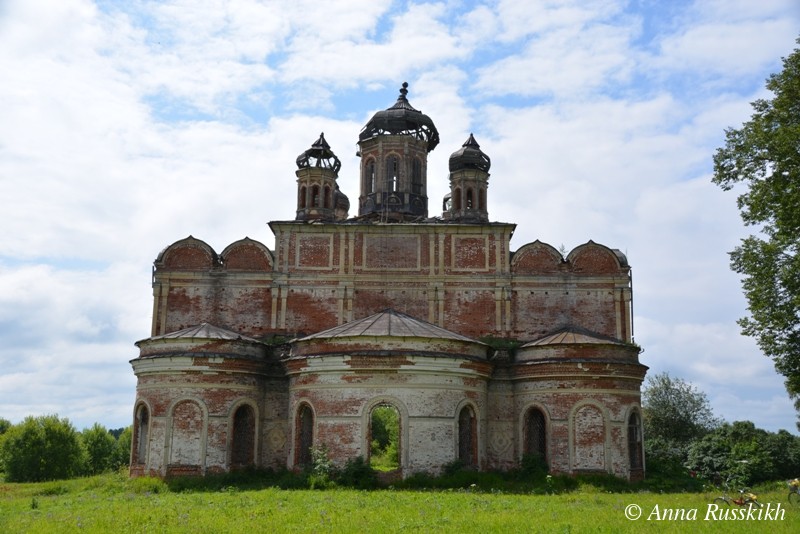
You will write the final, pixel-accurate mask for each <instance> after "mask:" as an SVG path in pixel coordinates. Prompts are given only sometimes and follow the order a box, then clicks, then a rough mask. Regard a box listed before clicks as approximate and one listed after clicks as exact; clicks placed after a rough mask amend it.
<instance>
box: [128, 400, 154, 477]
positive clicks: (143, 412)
mask: <svg viewBox="0 0 800 534" xmlns="http://www.w3.org/2000/svg"><path fill="white" fill-rule="evenodd" d="M135 427H136V428H135V429H134V433H133V439H134V443H133V446H132V447H131V450H132V451H133V458H132V459H131V462H132V463H134V464H143V463H145V460H146V459H147V446H148V445H147V441H148V433H149V429H150V413H149V412H148V410H147V406H145V405H144V404H142V405H140V406H139V408H138V409H137V410H136V420H135Z"/></svg>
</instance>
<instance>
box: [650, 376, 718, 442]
mask: <svg viewBox="0 0 800 534" xmlns="http://www.w3.org/2000/svg"><path fill="white" fill-rule="evenodd" d="M642 415H643V422H644V429H645V437H646V438H647V439H650V438H661V439H664V440H666V441H669V442H673V443H676V444H679V445H685V444H688V443H689V442H691V441H692V440H694V439H697V438H699V437H702V436H704V435H705V434H707V433H709V432H711V431H712V430H713V429H714V428H716V427H717V426H718V425H719V420H718V419H717V418H716V417H714V412H713V411H712V409H711V405H710V404H709V402H708V397H706V394H705V393H703V392H702V391H700V390H698V389H697V388H696V387H694V386H693V385H692V384H690V383H689V382H686V381H685V380H683V379H681V378H672V377H670V376H669V373H659V374H656V375H651V376H648V377H647V381H646V382H645V386H644V389H643V390H642Z"/></svg>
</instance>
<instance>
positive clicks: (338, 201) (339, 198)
mask: <svg viewBox="0 0 800 534" xmlns="http://www.w3.org/2000/svg"><path fill="white" fill-rule="evenodd" d="M333 206H334V208H336V209H337V210H343V211H344V212H345V213H347V212H348V211H349V210H350V199H349V198H347V195H345V194H344V193H342V192H341V191H340V190H339V186H336V191H335V192H334V193H333Z"/></svg>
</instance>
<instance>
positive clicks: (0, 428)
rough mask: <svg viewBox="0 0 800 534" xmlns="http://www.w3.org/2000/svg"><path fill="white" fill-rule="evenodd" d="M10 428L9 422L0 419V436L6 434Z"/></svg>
mask: <svg viewBox="0 0 800 534" xmlns="http://www.w3.org/2000/svg"><path fill="white" fill-rule="evenodd" d="M9 428H11V421H9V420H8V419H3V418H2V417H0V436H2V435H3V434H5V433H6V430H8V429H9Z"/></svg>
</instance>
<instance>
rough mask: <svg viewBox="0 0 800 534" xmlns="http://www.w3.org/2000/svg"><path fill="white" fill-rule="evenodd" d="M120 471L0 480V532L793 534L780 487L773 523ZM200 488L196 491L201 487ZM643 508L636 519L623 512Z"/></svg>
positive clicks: (657, 498) (536, 500)
mask: <svg viewBox="0 0 800 534" xmlns="http://www.w3.org/2000/svg"><path fill="white" fill-rule="evenodd" d="M176 487H177V486H172V488H173V489H171V488H170V486H169V485H168V484H166V483H164V482H162V481H160V480H156V479H146V478H145V479H133V480H131V479H128V478H127V477H126V476H125V475H124V474H108V475H101V476H97V477H91V478H83V479H75V480H67V481H59V482H48V483H36V484H8V483H5V484H3V483H0V532H14V533H18V532H19V533H24V532H43V533H44V532H46V533H51V532H59V533H62V532H112V531H113V532H191V533H193V534H198V533H205V532H208V533H211V532H213V533H225V532H375V533H381V532H459V533H465V532H481V533H487V532H640V531H642V530H644V531H656V532H686V531H687V530H690V531H692V532H695V531H701V532H766V531H769V532H777V533H780V532H787V533H788V532H798V531H800V507H798V508H795V509H793V508H788V504H787V502H786V494H787V490H785V484H784V483H776V484H772V485H769V486H767V487H762V488H757V489H758V491H757V493H759V500H760V501H761V502H764V503H767V502H770V503H773V506H774V503H781V505H782V507H783V508H784V509H785V510H786V512H785V518H784V519H783V520H782V521H760V522H750V521H728V522H714V521H704V520H703V516H704V515H705V512H706V509H707V506H708V503H710V502H711V500H712V499H713V498H714V497H715V496H716V494H715V493H713V492H709V493H702V492H701V493H671V494H666V493H665V494H658V493H609V492H607V491H606V490H605V489H603V488H602V487H598V486H594V485H592V484H591V483H587V482H580V483H578V484H577V488H576V489H574V490H572V491H569V492H566V493H562V494H558V495H541V494H539V495H531V494H509V493H500V492H498V491H497V490H494V491H493V490H492V488H482V487H479V486H477V485H476V486H474V487H471V486H468V487H466V488H463V489H459V490H448V491H409V490H375V491H356V490H342V489H337V490H329V491H312V490H284V489H277V488H270V487H258V485H256V484H253V483H252V482H250V483H243V484H237V485H215V484H211V485H208V486H206V487H205V488H203V486H202V484H197V485H195V487H194V488H192V487H191V486H188V485H187V486H184V488H183V489H182V490H181V491H178V490H177V489H174V488H176ZM201 488H203V489H201ZM631 504H635V505H638V506H640V507H641V508H642V510H643V517H642V518H641V519H639V520H637V521H630V520H628V519H626V518H625V513H624V512H625V509H626V507H627V506H628V505H631ZM656 506H658V507H659V509H661V510H662V511H663V510H665V509H677V508H682V509H687V510H688V509H697V510H698V512H697V514H698V518H697V519H696V520H688V521H671V522H664V521H662V522H659V521H647V520H646V519H645V518H646V516H647V515H649V514H650V513H652V511H653V510H654V508H655V507H656Z"/></svg>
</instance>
